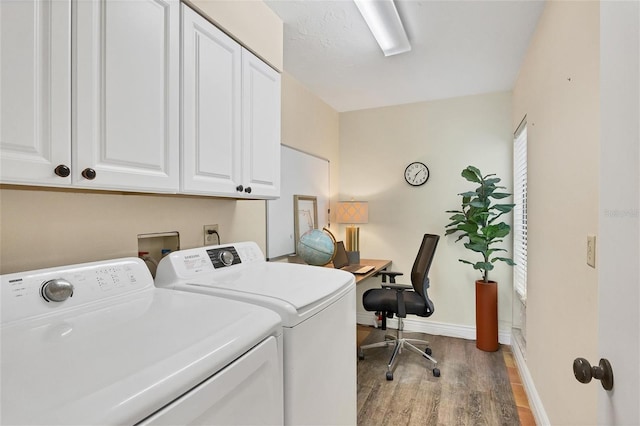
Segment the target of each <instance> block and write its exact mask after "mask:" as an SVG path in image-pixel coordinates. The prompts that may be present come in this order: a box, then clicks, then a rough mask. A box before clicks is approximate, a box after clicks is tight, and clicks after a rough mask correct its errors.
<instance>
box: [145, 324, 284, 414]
mask: <svg viewBox="0 0 640 426" xmlns="http://www.w3.org/2000/svg"><path fill="white" fill-rule="evenodd" d="M278 347H279V342H278V340H277V339H276V338H275V337H273V336H271V337H269V338H267V339H265V340H264V341H263V342H262V343H260V344H259V345H258V346H256V347H255V348H253V349H251V350H250V351H249V352H247V353H246V354H244V355H243V356H242V357H240V358H239V359H237V360H236V361H235V362H233V363H232V364H230V365H228V366H227V367H225V368H224V369H223V370H221V371H220V372H218V373H217V374H215V375H214V376H212V377H211V378H209V379H208V380H206V381H205V382H203V383H201V384H200V385H198V386H196V387H195V388H194V389H192V390H191V391H189V392H187V393H186V394H184V395H183V396H182V397H180V398H178V399H177V400H175V401H174V402H172V403H171V404H169V405H167V406H166V407H164V408H163V409H161V410H159V411H158V412H156V413H155V414H153V415H151V416H150V417H148V418H147V419H145V420H143V421H142V422H140V423H138V425H177V424H179V425H249V424H251V425H274V424H283V422H284V406H283V393H282V392H283V389H282V364H281V363H280V362H279V357H278V352H279V351H278Z"/></svg>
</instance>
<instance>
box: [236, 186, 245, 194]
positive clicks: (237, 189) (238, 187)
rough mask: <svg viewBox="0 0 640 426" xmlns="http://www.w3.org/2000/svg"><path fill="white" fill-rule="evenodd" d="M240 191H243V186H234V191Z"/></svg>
mask: <svg viewBox="0 0 640 426" xmlns="http://www.w3.org/2000/svg"><path fill="white" fill-rule="evenodd" d="M242 190H244V186H242V185H238V186H236V191H238V192H242Z"/></svg>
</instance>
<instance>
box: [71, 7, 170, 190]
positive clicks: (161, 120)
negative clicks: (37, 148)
mask: <svg viewBox="0 0 640 426" xmlns="http://www.w3.org/2000/svg"><path fill="white" fill-rule="evenodd" d="M76 5H77V9H76V19H75V20H74V24H75V30H76V31H75V36H74V39H73V43H74V44H73V58H72V59H73V66H74V68H73V71H74V82H75V86H74V88H75V89H76V90H75V92H74V99H73V101H74V103H73V123H74V132H73V139H72V144H73V150H72V152H73V153H74V157H73V163H74V168H73V175H72V176H73V183H74V185H76V186H81V187H90V188H106V189H122V190H139V191H149V192H177V190H178V187H179V179H180V177H179V176H180V175H179V170H178V168H179V163H180V162H179V127H178V119H179V98H178V90H179V83H180V82H179V74H178V72H179V59H180V58H179V35H180V34H179V25H180V17H179V13H180V7H179V1H178V0H137V1H119V0H99V1H78V2H77V3H76ZM91 169H92V170H94V171H95V178H94V179H90V178H87V177H86V176H85V175H83V171H89V170H91Z"/></svg>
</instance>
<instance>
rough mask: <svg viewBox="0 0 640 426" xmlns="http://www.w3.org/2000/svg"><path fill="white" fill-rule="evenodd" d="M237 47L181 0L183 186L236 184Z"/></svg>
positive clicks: (226, 189) (193, 189) (215, 188)
mask: <svg viewBox="0 0 640 426" xmlns="http://www.w3.org/2000/svg"><path fill="white" fill-rule="evenodd" d="M241 55H242V48H241V47H240V45H239V44H238V43H236V42H235V41H233V40H232V39H231V38H230V37H229V36H227V35H226V34H224V33H223V32H222V31H220V30H219V29H217V28H216V27H215V26H213V24H211V23H210V22H208V21H207V20H206V19H204V18H203V17H201V16H200V15H199V14H197V13H196V12H194V11H193V10H192V9H191V8H189V7H188V6H186V5H184V4H183V5H182V79H183V82H182V96H183V99H182V119H183V122H182V191H183V192H186V193H195V194H211V195H236V194H240V192H239V191H238V186H239V185H241V180H242V172H241V167H242V164H241V160H242V159H241V153H242V151H241V149H240V148H241V145H240V144H241V142H242V139H241V131H242V127H241V119H242V117H241V113H242V109H241V88H242V81H241V79H242V72H241V67H242V60H241Z"/></svg>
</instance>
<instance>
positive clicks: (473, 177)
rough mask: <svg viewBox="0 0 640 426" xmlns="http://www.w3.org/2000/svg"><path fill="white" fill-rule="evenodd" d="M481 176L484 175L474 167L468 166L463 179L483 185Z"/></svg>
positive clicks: (463, 173) (463, 172)
mask: <svg viewBox="0 0 640 426" xmlns="http://www.w3.org/2000/svg"><path fill="white" fill-rule="evenodd" d="M481 176H482V174H481V173H480V170H478V169H476V168H475V167H473V166H468V167H467V168H466V169H464V170H463V171H462V177H463V178H465V179H466V180H468V181H469V182H477V183H481V182H482V179H481Z"/></svg>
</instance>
